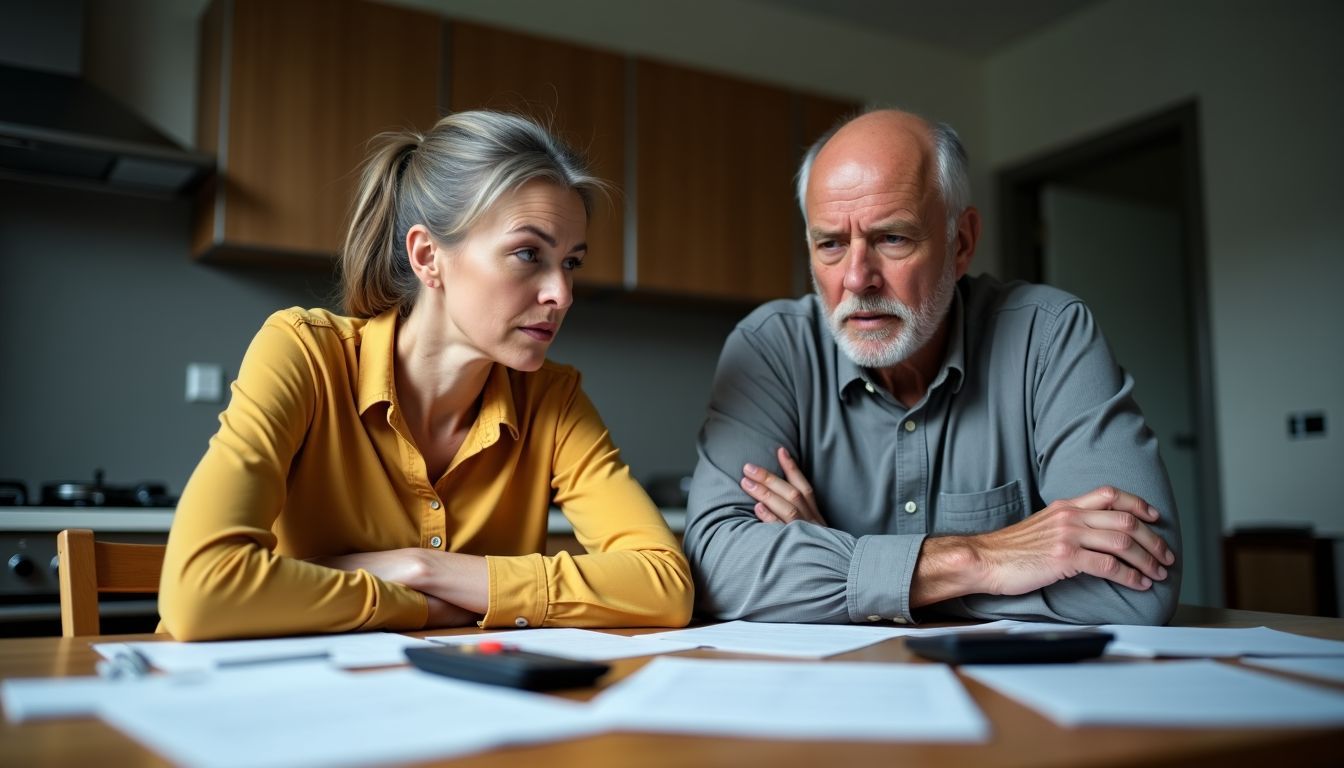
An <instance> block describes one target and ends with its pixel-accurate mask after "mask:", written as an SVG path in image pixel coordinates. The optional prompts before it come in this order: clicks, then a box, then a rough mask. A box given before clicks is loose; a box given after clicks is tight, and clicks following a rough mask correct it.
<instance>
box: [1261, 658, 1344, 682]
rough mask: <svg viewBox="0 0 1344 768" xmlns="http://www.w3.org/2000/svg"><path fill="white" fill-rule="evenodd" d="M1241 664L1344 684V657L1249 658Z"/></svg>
mask: <svg viewBox="0 0 1344 768" xmlns="http://www.w3.org/2000/svg"><path fill="white" fill-rule="evenodd" d="M1241 663H1242V664H1253V665H1255V666H1257V667H1265V668H1266V669H1276V670H1279V671H1280V672H1291V673H1292V674H1295V675H1305V676H1307V677H1319V678H1321V679H1322V680H1333V681H1334V682H1336V683H1344V656H1322V657H1317V658H1312V657H1306V656H1298V657H1293V658H1287V659H1282V658H1281V659H1256V658H1247V659H1242V660H1241Z"/></svg>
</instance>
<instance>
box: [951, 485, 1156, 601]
mask: <svg viewBox="0 0 1344 768" xmlns="http://www.w3.org/2000/svg"><path fill="white" fill-rule="evenodd" d="M1157 519H1158V513H1157V510H1155V509H1153V508H1152V507H1151V506H1149V505H1148V502H1146V501H1144V500H1143V499H1141V498H1139V497H1138V496H1135V495H1134V494H1132V493H1126V492H1124V491H1121V490H1118V489H1116V488H1111V487H1109V486H1103V487H1101V488H1097V489H1096V490H1094V491H1090V492H1088V493H1085V494H1083V495H1082V496H1077V497H1075V498H1072V499H1064V500H1061V501H1056V502H1054V503H1052V504H1050V505H1049V506H1047V507H1046V508H1045V509H1043V510H1041V511H1040V512H1037V513H1036V514H1034V515H1032V516H1031V517H1028V518H1027V519H1026V520H1023V521H1022V522H1020V523H1016V524H1014V525H1010V526H1008V527H1007V528H1003V529H1001V530H998V531H990V532H988V533H983V534H980V535H977V536H970V537H966V542H967V543H968V544H970V546H971V550H972V552H973V554H974V557H973V563H976V564H977V565H976V566H973V569H972V570H973V572H975V573H978V574H979V580H980V581H981V583H982V584H983V589H980V590H977V591H981V592H986V593H989V594H995V595H1021V594H1025V593H1027V592H1031V591H1034V590H1037V589H1040V588H1041V587H1044V586H1048V585H1050V584H1054V583H1055V582H1057V581H1062V580H1064V579H1070V578H1073V577H1074V576H1077V575H1079V574H1081V573H1086V574H1088V575H1091V576H1096V577H1098V578H1102V579H1106V580H1108V581H1113V582H1115V583H1116V584H1119V585H1121V586H1123V587H1128V588H1130V589H1134V590H1140V591H1141V590H1146V589H1148V588H1149V587H1151V586H1152V585H1153V582H1154V581H1162V580H1163V579H1165V578H1167V569H1166V567H1165V566H1168V565H1171V564H1172V563H1174V562H1176V556H1175V555H1174V554H1173V553H1172V551H1171V549H1170V548H1168V547H1167V544H1166V542H1164V541H1163V540H1162V538H1161V537H1160V536H1158V535H1157V534H1156V533H1154V532H1153V529H1151V528H1149V527H1148V524H1150V523H1155V522H1157Z"/></svg>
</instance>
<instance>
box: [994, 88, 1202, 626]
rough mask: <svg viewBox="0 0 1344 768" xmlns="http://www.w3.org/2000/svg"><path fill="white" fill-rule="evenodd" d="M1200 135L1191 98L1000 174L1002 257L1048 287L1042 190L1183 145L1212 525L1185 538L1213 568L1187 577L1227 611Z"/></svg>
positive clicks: (1189, 279) (1189, 309) (1190, 302)
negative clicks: (1117, 161)
mask: <svg viewBox="0 0 1344 768" xmlns="http://www.w3.org/2000/svg"><path fill="white" fill-rule="evenodd" d="M1199 136H1200V133H1199V104H1198V102H1197V101H1195V100H1190V101H1185V102H1182V103H1179V104H1177V105H1175V106H1171V107H1167V108H1164V109H1161V110H1159V111H1157V112H1155V113H1153V114H1149V115H1146V116H1144V117H1141V118H1138V119H1136V120H1133V121H1130V122H1127V123H1124V124H1122V125H1120V126H1118V127H1115V128H1112V129H1109V130H1105V131H1103V132H1101V133H1098V134H1095V135H1092V136H1089V137H1086V138H1083V139H1081V140H1078V141H1076V142H1073V143H1070V144H1067V145H1064V146H1063V147H1060V148H1056V149H1051V150H1049V151H1048V152H1045V153H1043V154H1041V155H1038V156H1036V157H1033V158H1030V159H1028V160H1026V161H1024V162H1021V163H1018V164H1015V165H1012V166H1008V167H1006V168H1003V169H1001V170H999V171H998V172H997V173H996V186H997V191H998V205H999V214H1000V215H999V248H1000V251H999V252H1000V257H1001V262H1000V263H1001V264H1002V271H1003V276H1004V277H1005V278H1006V279H1010V280H1011V279H1018V280H1029V281H1032V282H1040V280H1041V276H1042V274H1043V264H1042V257H1043V250H1044V245H1043V241H1044V237H1043V230H1042V228H1041V224H1042V221H1043V219H1042V215H1041V189H1042V187H1044V186H1045V185H1046V184H1047V183H1049V182H1051V181H1053V180H1055V179H1057V178H1059V177H1061V176H1066V175H1070V174H1072V173H1074V172H1076V171H1078V170H1079V169H1082V168H1086V167H1089V166H1091V165H1094V164H1097V163H1101V162H1105V161H1107V160H1110V159H1113V158H1114V157H1115V156H1116V155H1121V154H1124V153H1126V152H1131V151H1134V150H1138V149H1142V148H1144V147H1145V146H1147V145H1150V144H1153V143H1158V142H1165V141H1171V140H1173V139H1174V140H1175V141H1176V143H1177V145H1178V147H1179V156H1180V160H1179V162H1180V169H1179V171H1180V178H1181V189H1180V200H1181V205H1180V216H1181V222H1182V227H1181V230H1182V241H1183V242H1182V250H1183V252H1184V254H1185V278H1186V298H1187V301H1186V314H1187V319H1188V321H1189V326H1190V330H1191V335H1192V338H1191V339H1190V349H1191V350H1192V354H1193V356H1194V359H1193V360H1191V361H1190V362H1191V371H1192V373H1193V376H1192V385H1193V388H1194V391H1193V392H1191V393H1190V402H1191V405H1192V407H1193V414H1192V416H1193V417H1194V422H1195V423H1194V430H1195V440H1196V442H1197V446H1196V447H1197V454H1198V456H1197V461H1196V487H1197V492H1198V493H1199V507H1200V509H1199V521H1200V523H1201V524H1202V526H1203V528H1204V535H1203V537H1202V538H1201V539H1200V540H1199V541H1191V540H1190V538H1189V537H1186V536H1182V546H1183V547H1190V546H1192V545H1193V546H1196V547H1198V548H1199V550H1200V554H1201V555H1202V561H1203V562H1204V563H1205V568H1204V571H1205V572H1204V573H1201V574H1189V573H1187V574H1184V576H1183V577H1184V578H1187V579H1188V578H1191V577H1197V578H1198V579H1199V580H1200V586H1201V587H1203V593H1204V595H1205V599H1206V600H1207V601H1208V602H1209V603H1210V604H1211V605H1215V606H1222V605H1224V603H1225V596H1224V595H1223V579H1222V576H1221V574H1222V571H1223V563H1222V547H1221V540H1222V534H1223V520H1222V483H1221V470H1220V462H1219V460H1218V430H1217V409H1216V407H1215V399H1214V395H1215V391H1214V386H1213V384H1214V375H1213V344H1212V331H1211V324H1210V320H1209V288H1208V267H1207V256H1206V245H1205V225H1204V195H1203V178H1204V177H1203V171H1202V168H1201V163H1200V148H1199Z"/></svg>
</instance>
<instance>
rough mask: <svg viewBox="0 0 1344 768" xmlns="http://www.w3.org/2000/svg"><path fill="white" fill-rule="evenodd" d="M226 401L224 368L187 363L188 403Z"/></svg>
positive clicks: (209, 364)
mask: <svg viewBox="0 0 1344 768" xmlns="http://www.w3.org/2000/svg"><path fill="white" fill-rule="evenodd" d="M223 400H224V367H223V366H221V365H215V364H214V363H187V402H188V403H218V402H221V401H223Z"/></svg>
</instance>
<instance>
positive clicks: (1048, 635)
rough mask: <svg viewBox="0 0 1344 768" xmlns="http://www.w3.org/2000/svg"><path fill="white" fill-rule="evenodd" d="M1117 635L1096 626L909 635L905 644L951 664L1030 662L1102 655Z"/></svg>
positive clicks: (915, 650)
mask: <svg viewBox="0 0 1344 768" xmlns="http://www.w3.org/2000/svg"><path fill="white" fill-rule="evenodd" d="M1112 639H1114V635H1112V634H1110V633H1109V632H1101V631H1098V630H1094V629H1083V630H1061V631H1058V632H1050V631H1045V632H998V631H988V630H986V631H982V632H960V633H952V634H942V635H933V636H931V637H916V636H907V637H906V638H905V647H906V648H909V649H910V650H911V651H914V652H915V653H917V654H919V655H920V656H924V657H926V658H930V659H933V660H935V661H943V662H947V663H948V664H1028V663H1036V664H1041V663H1051V662H1065V661H1079V660H1082V659H1091V658H1096V657H1097V656H1100V655H1101V654H1102V652H1103V651H1105V650H1106V644H1107V643H1109V642H1110V641H1111V640H1112Z"/></svg>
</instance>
